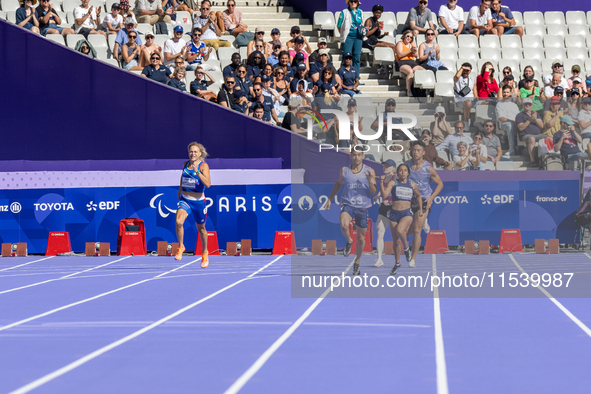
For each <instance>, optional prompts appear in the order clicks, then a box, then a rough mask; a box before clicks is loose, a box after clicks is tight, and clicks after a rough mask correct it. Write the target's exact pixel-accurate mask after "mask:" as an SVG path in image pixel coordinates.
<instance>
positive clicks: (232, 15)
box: [191, 0, 248, 37]
mask: <svg viewBox="0 0 591 394" xmlns="http://www.w3.org/2000/svg"><path fill="white" fill-rule="evenodd" d="M226 5H227V6H228V8H227V9H226V10H224V12H220V11H218V12H216V16H217V22H218V27H219V28H220V30H221V32H222V34H226V32H227V33H228V34H231V35H233V36H234V37H237V36H238V34H240V33H244V32H245V31H246V30H247V29H248V26H247V25H246V24H245V23H242V12H241V11H240V10H238V9H237V8H236V2H235V1H234V0H228V2H227V3H226ZM191 14H192V13H191Z"/></svg>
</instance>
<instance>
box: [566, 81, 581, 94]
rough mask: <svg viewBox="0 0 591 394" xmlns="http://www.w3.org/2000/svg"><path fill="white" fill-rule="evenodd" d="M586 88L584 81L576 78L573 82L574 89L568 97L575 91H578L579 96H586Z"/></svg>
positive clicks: (569, 92)
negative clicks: (584, 88)
mask: <svg viewBox="0 0 591 394" xmlns="http://www.w3.org/2000/svg"><path fill="white" fill-rule="evenodd" d="M584 86H585V84H584V83H583V80H582V79H581V78H579V77H575V78H573V81H572V87H571V88H570V89H569V90H568V91H567V92H566V95H567V96H570V95H572V91H573V89H577V90H578V91H579V94H580V95H581V96H582V95H584V94H585V91H584V90H583V87H584Z"/></svg>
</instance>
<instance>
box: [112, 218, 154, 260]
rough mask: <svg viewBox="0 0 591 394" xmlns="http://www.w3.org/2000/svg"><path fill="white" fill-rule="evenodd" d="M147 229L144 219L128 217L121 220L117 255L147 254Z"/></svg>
mask: <svg viewBox="0 0 591 394" xmlns="http://www.w3.org/2000/svg"><path fill="white" fill-rule="evenodd" d="M146 253H147V247H146V229H145V227H144V221H143V220H142V219H137V218H127V219H123V220H121V221H120V222H119V236H118V237H117V255H119V256H129V255H135V256H145V255H146Z"/></svg>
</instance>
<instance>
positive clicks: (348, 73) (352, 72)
mask: <svg viewBox="0 0 591 394" xmlns="http://www.w3.org/2000/svg"><path fill="white" fill-rule="evenodd" d="M352 63H353V56H352V55H351V54H350V53H343V64H342V65H341V68H339V71H338V72H337V76H338V77H339V78H340V80H341V92H343V93H345V94H348V95H349V96H351V97H353V96H354V95H356V94H360V93H361V92H360V91H359V89H357V88H358V87H359V74H358V73H357V69H356V68H355V67H353V66H352Z"/></svg>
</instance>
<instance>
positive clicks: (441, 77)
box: [435, 70, 456, 83]
mask: <svg viewBox="0 0 591 394" xmlns="http://www.w3.org/2000/svg"><path fill="white" fill-rule="evenodd" d="M455 75H456V72H455V71H454V70H440V71H437V73H435V78H436V79H437V82H447V83H453V82H454V76H455Z"/></svg>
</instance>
